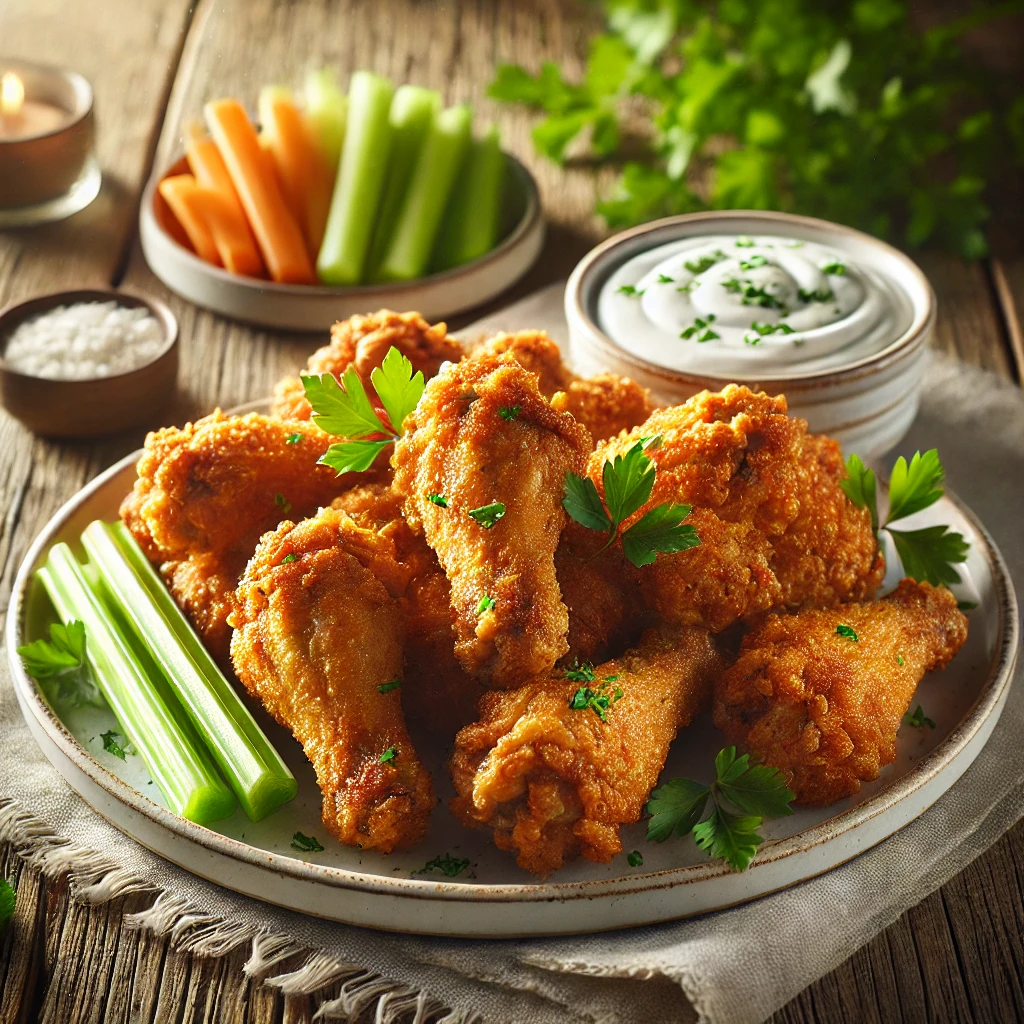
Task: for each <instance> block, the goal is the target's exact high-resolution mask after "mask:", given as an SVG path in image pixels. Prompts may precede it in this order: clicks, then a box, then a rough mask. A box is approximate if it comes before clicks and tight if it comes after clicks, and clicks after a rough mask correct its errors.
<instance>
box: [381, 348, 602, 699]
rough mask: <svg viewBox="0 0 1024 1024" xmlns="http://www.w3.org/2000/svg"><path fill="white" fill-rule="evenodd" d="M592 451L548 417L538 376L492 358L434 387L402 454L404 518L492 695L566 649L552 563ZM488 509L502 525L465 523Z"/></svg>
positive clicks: (457, 369) (578, 430)
mask: <svg viewBox="0 0 1024 1024" xmlns="http://www.w3.org/2000/svg"><path fill="white" fill-rule="evenodd" d="M503 413H504V415H503ZM591 447H592V442H591V439H590V435H589V434H588V433H587V431H586V428H585V427H583V426H582V425H580V424H579V423H577V422H576V421H575V420H574V419H573V418H572V416H570V415H569V414H568V413H560V412H557V411H556V410H555V409H553V408H552V407H551V404H550V403H549V402H548V401H547V399H545V398H544V396H543V395H542V394H541V393H540V391H539V390H538V388H537V378H536V376H535V375H534V374H532V373H529V372H528V371H526V370H525V369H524V368H523V367H522V366H520V365H519V364H518V363H517V362H516V361H515V360H514V359H512V358H511V357H510V356H508V355H502V356H494V355H486V354H485V355H482V356H480V357H477V358H473V359H467V360H464V361H463V362H461V363H457V364H455V365H453V366H451V367H449V368H448V369H447V370H445V371H444V372H442V373H440V374H439V375H438V376H437V377H435V378H434V379H433V380H432V381H430V382H429V383H428V384H427V387H426V390H425V391H424V394H423V397H422V398H421V399H420V403H419V405H418V406H417V408H416V410H415V411H414V412H413V413H412V415H411V416H409V418H408V419H407V420H406V432H405V434H404V436H402V437H401V438H399V440H398V442H397V444H396V446H395V454H394V458H393V465H394V467H395V489H396V490H398V491H400V492H401V493H402V494H403V495H404V496H405V499H406V501H405V514H406V518H407V519H408V520H409V521H410V523H412V525H413V527H414V528H415V529H422V530H423V532H424V535H425V536H426V539H427V543H428V544H429V545H430V546H431V547H432V548H433V549H434V551H435V552H437V557H438V560H439V561H440V563H441V566H442V567H443V568H444V570H445V573H446V575H447V577H448V580H449V582H450V583H451V606H452V610H453V613H454V622H455V633H456V646H455V652H456V655H457V656H458V658H459V661H460V662H461V664H462V666H463V667H464V668H465V669H466V671H467V672H469V673H470V674H472V675H475V676H478V677H480V678H482V679H485V680H487V681H489V682H490V683H492V684H493V685H498V686H503V685H509V684H510V683H514V682H516V681H517V680H519V679H522V678H524V676H526V677H528V676H530V675H534V674H536V673H538V672H545V671H547V670H548V669H550V668H551V666H552V665H553V664H554V663H555V661H556V660H557V659H558V658H560V657H561V656H562V655H563V654H565V652H566V650H567V649H568V647H567V644H566V639H565V638H566V633H567V631H568V625H569V624H568V613H567V611H566V608H565V605H564V604H563V603H562V598H561V593H560V591H559V588H558V581H557V579H556V575H555V565H554V554H555V549H556V548H557V547H558V541H559V537H560V535H561V532H562V527H563V526H564V525H565V521H566V518H567V517H566V514H565V511H564V510H563V508H562V496H563V493H564V491H563V487H564V481H565V474H566V472H568V471H570V470H571V471H573V472H577V473H579V472H582V469H583V466H584V465H585V462H586V457H587V454H588V453H589V451H590V449H591ZM431 495H441V496H443V498H444V500H445V506H444V507H442V506H440V505H438V504H435V503H434V502H432V501H431V500H430V496H431ZM492 504H501V505H503V506H504V515H503V517H502V518H500V519H498V520H497V521H496V522H495V523H494V524H493V525H491V526H490V527H488V526H487V525H483V524H481V523H480V522H477V521H476V520H474V519H473V518H472V517H471V516H470V515H469V513H470V512H471V511H473V510H476V509H479V508H481V507H483V506H487V505H492Z"/></svg>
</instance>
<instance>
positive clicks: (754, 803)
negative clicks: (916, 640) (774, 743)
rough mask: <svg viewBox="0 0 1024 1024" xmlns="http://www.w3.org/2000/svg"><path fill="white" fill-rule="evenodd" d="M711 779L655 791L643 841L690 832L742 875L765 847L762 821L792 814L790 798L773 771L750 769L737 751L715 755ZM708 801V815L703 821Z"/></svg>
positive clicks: (778, 774) (676, 783) (686, 781)
mask: <svg viewBox="0 0 1024 1024" xmlns="http://www.w3.org/2000/svg"><path fill="white" fill-rule="evenodd" d="M715 775H716V778H715V781H714V782H713V783H712V784H711V785H710V786H705V785H703V784H701V783H699V782H694V781H693V780H692V779H672V780H671V781H669V782H667V783H665V785H663V786H660V787H659V788H658V789H656V790H655V791H654V792H653V793H652V794H651V798H650V800H649V801H648V803H647V813H648V815H649V816H650V820H649V821H648V823H647V838H648V840H651V841H654V842H664V841H665V840H666V839H668V838H669V837H670V836H672V835H677V836H685V835H687V834H688V833H690V832H692V833H693V838H694V841H695V842H696V843H697V845H698V846H699V847H700V848H701V849H702V850H705V851H707V852H708V854H710V855H711V856H712V857H716V858H717V857H721V858H723V859H724V860H725V861H726V862H727V863H728V864H729V866H730V867H731V868H732V869H733V870H734V871H745V870H746V869H747V867H748V866H749V864H750V861H751V860H752V859H753V857H754V854H755V853H756V852H757V848H758V846H760V845H761V843H763V842H764V837H763V836H762V835H761V834H760V833H759V832H758V829H759V828H760V827H761V823H762V821H763V820H764V818H766V817H779V816H781V815H786V814H792V813H793V812H792V809H791V808H790V806H789V805H790V803H791V801H792V800H793V797H794V794H793V792H792V791H791V790H790V789H789V787H788V786H787V785H786V784H785V781H784V778H783V776H782V773H781V772H779V770H778V769H777V768H773V767H770V766H769V765H758V764H754V765H752V764H751V763H750V755H749V754H742V755H737V753H736V748H735V747H726V748H725V749H723V750H721V751H719V753H718V756H717V757H716V758H715ZM709 798H710V801H711V813H710V814H709V815H708V816H707V817H706V818H703V815H704V811H705V810H706V808H707V804H708V800H709ZM702 818H703V820H701V819H702Z"/></svg>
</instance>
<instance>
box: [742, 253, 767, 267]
mask: <svg viewBox="0 0 1024 1024" xmlns="http://www.w3.org/2000/svg"><path fill="white" fill-rule="evenodd" d="M766 266H768V261H767V260H766V259H765V258H764V257H763V256H762V255H761V254H760V253H755V254H754V255H753V256H750V257H748V258H747V259H745V260H740V270H753V269H754V268H755V267H766Z"/></svg>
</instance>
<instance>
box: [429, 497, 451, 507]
mask: <svg viewBox="0 0 1024 1024" xmlns="http://www.w3.org/2000/svg"><path fill="white" fill-rule="evenodd" d="M427 501H429V502H430V504H431V505H436V506H437V507H438V508H447V507H448V499H447V498H446V497H445V496H444V495H443V494H428V495H427Z"/></svg>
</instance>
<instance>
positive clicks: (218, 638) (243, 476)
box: [121, 410, 353, 663]
mask: <svg viewBox="0 0 1024 1024" xmlns="http://www.w3.org/2000/svg"><path fill="white" fill-rule="evenodd" d="M296 435H298V440H297V441H296V440H294V438H295V437H296ZM290 438H291V439H292V440H291V442H290V441H289V439H290ZM336 440H337V438H334V437H331V436H330V435H329V434H325V433H324V432H323V431H322V430H320V429H319V428H317V427H312V426H311V425H310V424H309V423H301V422H300V423H295V422H288V421H284V420H279V419H274V418H271V417H268V416H260V415H258V414H256V413H251V414H249V415H248V416H225V415H224V413H222V412H220V410H218V411H216V412H214V413H213V414H212V415H210V416H205V417H204V418H203V419H200V420H197V421H196V422H195V423H189V424H186V425H185V426H184V427H181V428H178V427H165V428H164V429H163V430H158V431H156V432H155V433H151V434H149V435H148V437H147V438H146V447H145V451H144V453H143V455H142V457H141V458H140V459H139V465H138V479H137V480H136V481H135V486H134V489H133V490H132V493H131V494H130V495H129V496H128V497H127V498H125V500H124V502H123V503H122V505H121V518H122V519H123V520H124V522H125V523H126V524H127V526H128V528H129V529H130V530H131V532H132V535H133V536H134V537H135V539H136V540H137V541H138V543H139V545H140V546H141V547H142V549H143V551H145V552H146V555H147V556H148V557H149V559H150V561H152V562H154V563H156V564H158V565H159V566H160V569H161V572H162V574H163V577H164V579H165V580H166V582H167V585H168V587H169V588H170V590H171V593H172V594H173V595H174V598H175V600H176V601H177V602H178V604H179V605H180V606H181V608H182V609H183V610H184V611H185V613H186V614H187V615H188V617H189V619H190V620H191V622H192V624H193V625H194V626H195V627H196V629H197V630H198V631H199V633H200V635H201V636H202V638H203V641H204V642H205V643H206V645H207V646H208V647H209V648H210V650H211V651H212V652H213V653H214V655H215V656H216V657H217V658H218V659H219V660H221V661H222V663H226V662H227V658H228V643H229V640H230V629H229V628H228V625H227V615H228V612H229V611H230V595H231V591H232V590H234V588H235V585H236V584H237V583H238V578H239V577H240V576H241V574H242V570H243V569H244V568H245V563H246V562H247V561H248V559H249V557H250V556H251V555H252V553H253V551H254V549H255V547H256V543H257V541H259V539H260V536H261V535H262V534H263V533H264V532H266V531H267V530H271V529H273V528H274V527H275V526H277V524H278V523H279V522H281V521H282V520H283V519H285V518H286V517H291V518H299V517H301V516H306V515H311V514H312V513H313V512H315V511H316V510H317V509H318V508H319V507H320V506H321V505H326V504H328V503H329V502H330V501H331V499H332V498H334V497H335V496H336V495H338V494H339V493H340V492H341V491H343V490H345V489H346V488H347V487H350V486H351V485H352V481H353V478H352V477H351V476H347V477H337V476H336V475H335V474H334V472H333V471H332V470H330V469H327V468H326V467H324V466H318V465H317V464H316V462H317V459H318V458H319V457H320V456H321V455H323V453H324V452H325V451H326V450H327V447H328V446H329V445H330V444H331V443H332V442H333V441H336Z"/></svg>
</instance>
